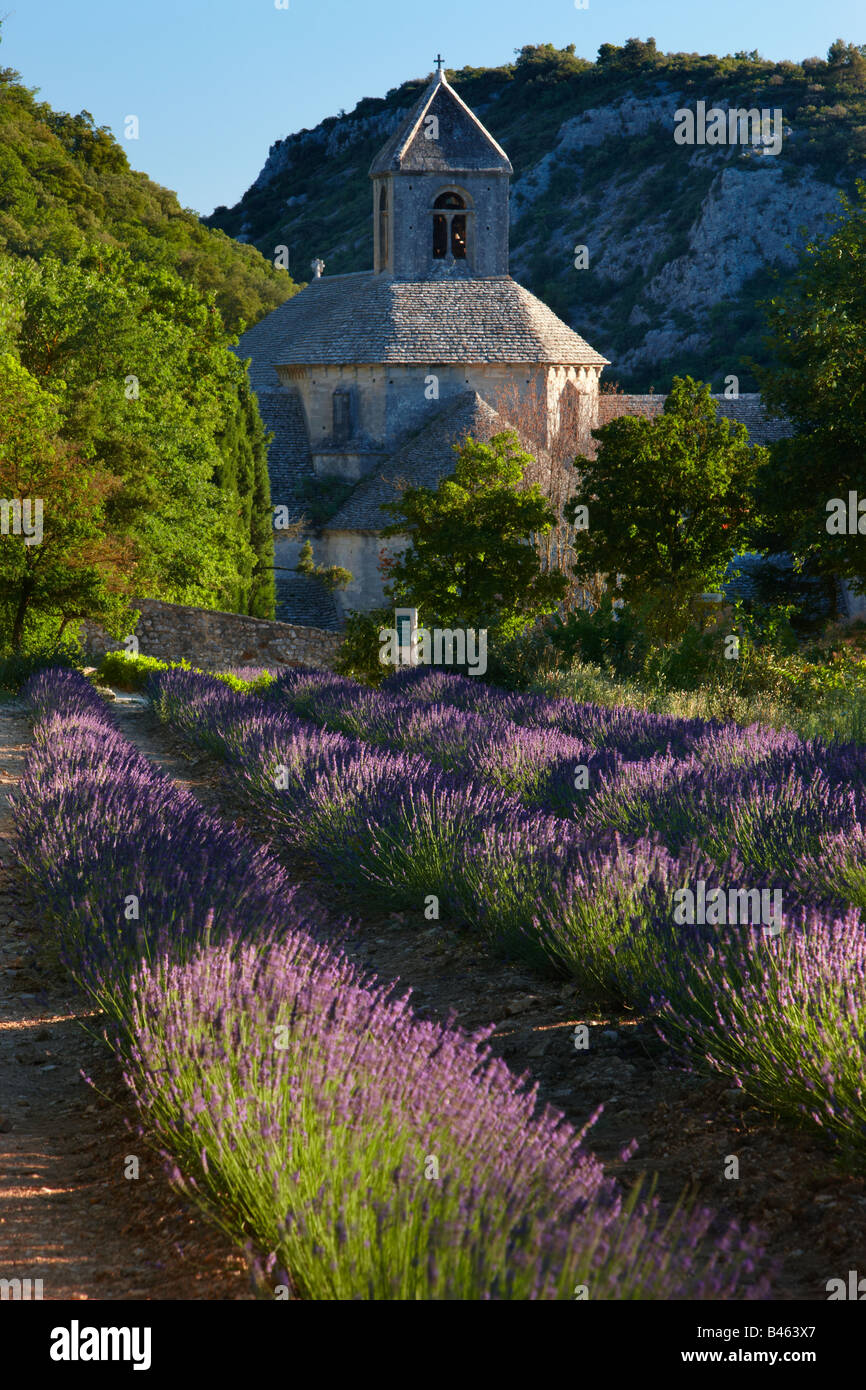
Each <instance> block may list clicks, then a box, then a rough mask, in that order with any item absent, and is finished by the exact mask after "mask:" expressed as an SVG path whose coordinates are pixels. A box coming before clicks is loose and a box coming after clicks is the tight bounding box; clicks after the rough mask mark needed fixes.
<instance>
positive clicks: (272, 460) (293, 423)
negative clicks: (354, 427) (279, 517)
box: [258, 391, 313, 511]
mask: <svg viewBox="0 0 866 1390" xmlns="http://www.w3.org/2000/svg"><path fill="white" fill-rule="evenodd" d="M258 402H259V414H260V415H261V417H262V420H263V421H264V424H265V428H266V429H268V430H272V431H273V435H274V437H273V439H272V440H271V443H270V444H269V445H268V475H269V477H270V480H271V505H272V506H274V507H276V506H285V507H289V508H291V509H294V510H295V511H300V510H302V509H303V508H302V502H303V499H302V494H301V484H302V481H303V479H304V478H309V477H310V476H311V475H312V472H313V462H312V459H311V457H310V443H309V440H308V438H307V425H306V421H305V419H304V408H303V406H302V405H301V401H300V397H299V396H298V395H297V394H295V393H294V392H291V391H259V392H258Z"/></svg>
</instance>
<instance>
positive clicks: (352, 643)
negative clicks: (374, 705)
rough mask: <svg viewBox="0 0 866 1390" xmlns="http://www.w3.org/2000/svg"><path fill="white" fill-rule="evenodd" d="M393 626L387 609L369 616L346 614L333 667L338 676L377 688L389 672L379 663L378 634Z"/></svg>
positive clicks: (390, 611)
mask: <svg viewBox="0 0 866 1390" xmlns="http://www.w3.org/2000/svg"><path fill="white" fill-rule="evenodd" d="M393 623H394V612H393V609H391V608H374V609H372V610H371V611H370V612H369V613H359V612H357V611H355V612H352V613H349V614H348V615H347V617H346V628H345V636H344V638H343V644H342V646H341V647H340V651H339V655H338V657H337V660H336V662H335V663H334V669H335V670H336V671H337V672H338V674H339V675H341V676H351V677H352V679H353V680H357V681H364V683H365V684H366V685H378V684H379V683H380V681H381V680H382V679H383V678H384V677H385V676H386V675H387V674H388V672H389V670H390V667H388V666H383V664H382V662H381V661H380V660H379V650H380V647H381V645H382V644H381V642H380V641H379V632H380V629H381V628H383V627H387V628H390V627H392V626H393Z"/></svg>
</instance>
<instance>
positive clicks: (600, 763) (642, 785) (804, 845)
mask: <svg viewBox="0 0 866 1390" xmlns="http://www.w3.org/2000/svg"><path fill="white" fill-rule="evenodd" d="M269 694H270V697H271V698H274V699H277V700H278V701H279V702H280V703H281V704H282V705H283V706H284V707H286V708H287V709H290V710H292V712H294V713H296V714H299V715H301V716H303V717H305V718H308V719H312V720H314V721H315V722H316V723H319V724H322V725H324V726H325V727H327V728H329V729H333V730H336V731H341V732H344V733H347V734H351V735H354V736H356V737H358V738H362V739H364V740H365V741H367V742H371V743H374V744H375V745H376V746H379V747H386V748H389V749H391V750H392V751H394V750H400V751H405V752H411V753H418V754H421V755H422V756H424V757H426V758H428V759H429V760H430V761H432V762H435V763H437V764H439V765H441V766H443V767H445V768H447V769H449V770H451V771H454V772H458V773H461V774H463V775H464V776H470V777H473V778H477V779H478V780H480V781H482V782H484V783H488V784H490V785H491V786H496V787H499V788H501V789H502V790H503V791H505V792H506V793H508V794H509V795H511V796H514V797H517V798H519V799H520V800H521V801H524V802H526V804H527V805H529V806H533V807H537V808H538V809H539V810H542V811H546V812H548V813H549V814H551V815H554V816H560V817H568V818H569V819H574V820H577V821H579V823H580V825H581V828H582V830H583V832H584V833H586V834H588V835H593V836H596V837H597V836H598V835H599V834H600V833H602V832H605V831H619V832H621V833H622V834H625V835H641V834H645V833H648V832H653V831H654V832H656V833H657V834H659V835H660V836H661V838H662V839H663V841H664V843H665V845H666V846H667V847H668V849H670V850H671V851H673V852H675V853H676V852H678V851H679V850H680V849H682V848H683V847H684V846H686V845H690V844H695V845H697V846H699V847H700V848H701V849H703V850H704V851H705V853H706V854H707V855H708V856H709V857H710V858H711V859H712V860H713V861H714V862H715V863H716V864H717V865H720V866H721V865H722V864H726V863H727V862H728V861H729V860H730V858H731V856H732V855H736V857H737V859H738V860H739V861H741V862H742V864H743V866H744V871H745V879H746V880H747V881H749V882H750V883H752V884H754V885H756V886H757V885H758V884H759V883H761V882H762V881H763V878H764V876H767V875H772V876H773V878H774V881H775V883H776V884H777V885H778V886H779V887H780V888H781V887H782V886H784V888H785V890H786V893H787V895H788V897H789V899H796V900H805V901H813V902H821V903H826V904H827V905H828V906H834V907H837V908H838V907H842V906H859V907H863V908H866V856H864V849H866V835H864V830H863V824H864V820H866V750H864V749H863V748H861V747H859V746H857V745H849V746H843V745H828V744H825V743H823V742H821V741H820V740H809V741H803V740H801V739H799V738H798V737H797V736H796V735H795V734H793V733H791V732H790V731H782V732H779V731H777V730H774V729H766V728H759V727H757V726H754V727H752V728H748V729H742V728H740V727H739V726H737V725H735V724H724V725H723V724H719V723H707V722H705V721H703V720H698V719H694V720H684V719H672V718H669V717H667V716H660V715H651V714H645V713H643V712H642V711H637V710H631V709H626V708H618V709H613V710H612V709H605V708H603V707H602V706H598V705H585V704H584V705H580V704H575V703H574V702H572V701H567V700H552V699H547V698H545V697H542V696H534V695H523V694H514V693H510V692H505V691H496V690H495V689H494V688H492V687H490V686H481V685H480V683H479V682H477V681H472V680H471V679H469V678H466V677H463V678H461V677H456V676H449V675H447V674H445V673H442V672H423V673H422V672H416V671H411V670H410V671H407V672H401V673H399V674H398V675H396V676H394V677H391V678H390V680H389V681H386V683H385V688H384V689H383V690H379V691H372V690H369V689H368V688H366V687H364V686H359V685H358V684H357V683H356V682H354V681H350V680H347V679H345V678H341V677H339V676H334V675H331V674H330V673H322V672H315V673H305V672H298V671H291V672H288V673H286V674H284V675H282V676H280V677H279V679H278V680H276V681H275V682H274V684H273V685H272V686H271V687H270V691H269Z"/></svg>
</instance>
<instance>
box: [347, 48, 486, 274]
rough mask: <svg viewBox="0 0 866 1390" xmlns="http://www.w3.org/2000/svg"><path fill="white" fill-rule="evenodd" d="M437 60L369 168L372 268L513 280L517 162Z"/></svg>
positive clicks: (410, 272) (390, 271) (380, 272)
mask: <svg viewBox="0 0 866 1390" xmlns="http://www.w3.org/2000/svg"><path fill="white" fill-rule="evenodd" d="M436 61H437V65H438V66H437V71H436V73H435V74H434V75H433V77H432V78H431V81H430V83H429V85H428V86H427V88H426V89H425V91H424V92H423V94H422V95H421V97H420V99H419V100H418V102H417V103H416V105H415V107H414V108H413V110H412V111H411V112H410V113H409V115H408V116H407V117H406V120H405V121H404V122H403V124H402V125H401V126H400V127H399V128H398V129H397V130H396V131H395V132H394V134H393V135H391V137H390V138H389V139H388V141H387V142H386V143H385V145H383V147H382V149H381V150H380V151H379V153H378V154H377V156H376V158H375V159H374V160H373V163H372V165H371V166H370V178H371V179H372V181H373V227H374V236H373V270H374V273H375V274H377V275H389V276H392V277H393V278H394V279H396V280H432V279H437V280H438V279H451V278H461V279H475V278H478V279H483V278H486V277H488V276H493V275H507V274H508V187H509V179H510V178H511V174H512V172H513V171H512V168H511V163H510V161H509V159H508V156H507V154H506V153H505V151H504V150H503V149H502V147H501V146H500V145H498V144H497V143H496V141H495V140H494V139H493V136H492V135H491V134H490V133H489V132H488V131H487V130H485V129H484V126H483V125H482V124H481V122H480V121H479V120H478V118H477V116H475V115H474V114H473V113H472V112H471V111H470V109H469V107H468V106H467V105H466V103H465V102H464V101H462V100H461V99H460V97H459V96H458V95H457V93H456V92H455V90H454V88H453V87H452V86H450V84H449V82H448V79H447V78H446V76H445V73H444V71H443V69H442V59H441V58H437V60H436Z"/></svg>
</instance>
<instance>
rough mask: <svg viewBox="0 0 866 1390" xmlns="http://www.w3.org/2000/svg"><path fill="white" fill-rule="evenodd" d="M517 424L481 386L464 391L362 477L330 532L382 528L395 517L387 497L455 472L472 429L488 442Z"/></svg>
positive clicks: (328, 525) (329, 525)
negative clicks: (480, 391) (459, 450)
mask: <svg viewBox="0 0 866 1390" xmlns="http://www.w3.org/2000/svg"><path fill="white" fill-rule="evenodd" d="M513 428H514V427H513V425H511V424H510V422H509V421H508V420H506V419H505V417H504V416H503V415H500V414H499V412H498V411H496V410H494V409H493V407H492V406H490V405H488V404H487V402H486V401H485V400H484V399H483V397H482V396H479V394H478V392H477V391H461V393H460V395H459V396H456V397H452V398H451V399H450V400H448V401H445V402H444V403H443V404H442V406H441V408H440V409H439V410H437V412H436V414H435V415H434V416H433V418H432V419H430V420H429V421H428V422H427V423H426V424H424V425H422V426H421V428H420V429H418V430H416V431H415V433H414V434H412V435H410V436H409V437H408V438H407V439H405V440H404V441H403V443H402V445H401V446H400V447H399V448H398V449H397V450H396V451H395V452H394V453H393V454H392V455H391V457H390V458H389V459H388V460H387V461H386V462H385V463H384V464H383V465H381V466H380V467H378V468H375V469H374V470H373V472H371V473H368V474H367V476H366V477H364V478H362V479H361V481H360V482H359V483H358V485H357V487H356V488H355V490H354V492H353V493H352V495H351V497H349V498H348V500H347V501H345V502H344V503H343V505H342V507H341V508H340V510H339V511H338V512H336V513H335V514H334V516H332V517H331V518H330V520H329V521H328V522H326V524H325V527H324V530H325V531H326V532H327V531H381V530H382V528H383V526H388V525H390V523H391V522H392V521H393V520H394V518H393V517H392V516H390V515H389V514H388V513H387V512H383V511H382V504H383V502H393V501H395V500H396V498H397V497H398V496H399V493H400V491H401V488H402V487H404V486H407V485H408V486H411V487H429V488H435V487H436V485H437V483H438V482H439V480H440V478H446V477H449V476H450V475H451V474H452V473H453V472H454V468H455V465H456V462H457V455H456V453H455V450H454V446H455V444H456V445H458V446H459V445H460V444H462V442H463V440H464V439H465V438H466V436H467V435H468V434H471V435H472V438H473V439H477V440H479V441H486V440H488V439H490V438H491V437H492V436H493V435H494V434H498V433H499V432H500V431H501V430H509V429H513Z"/></svg>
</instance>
